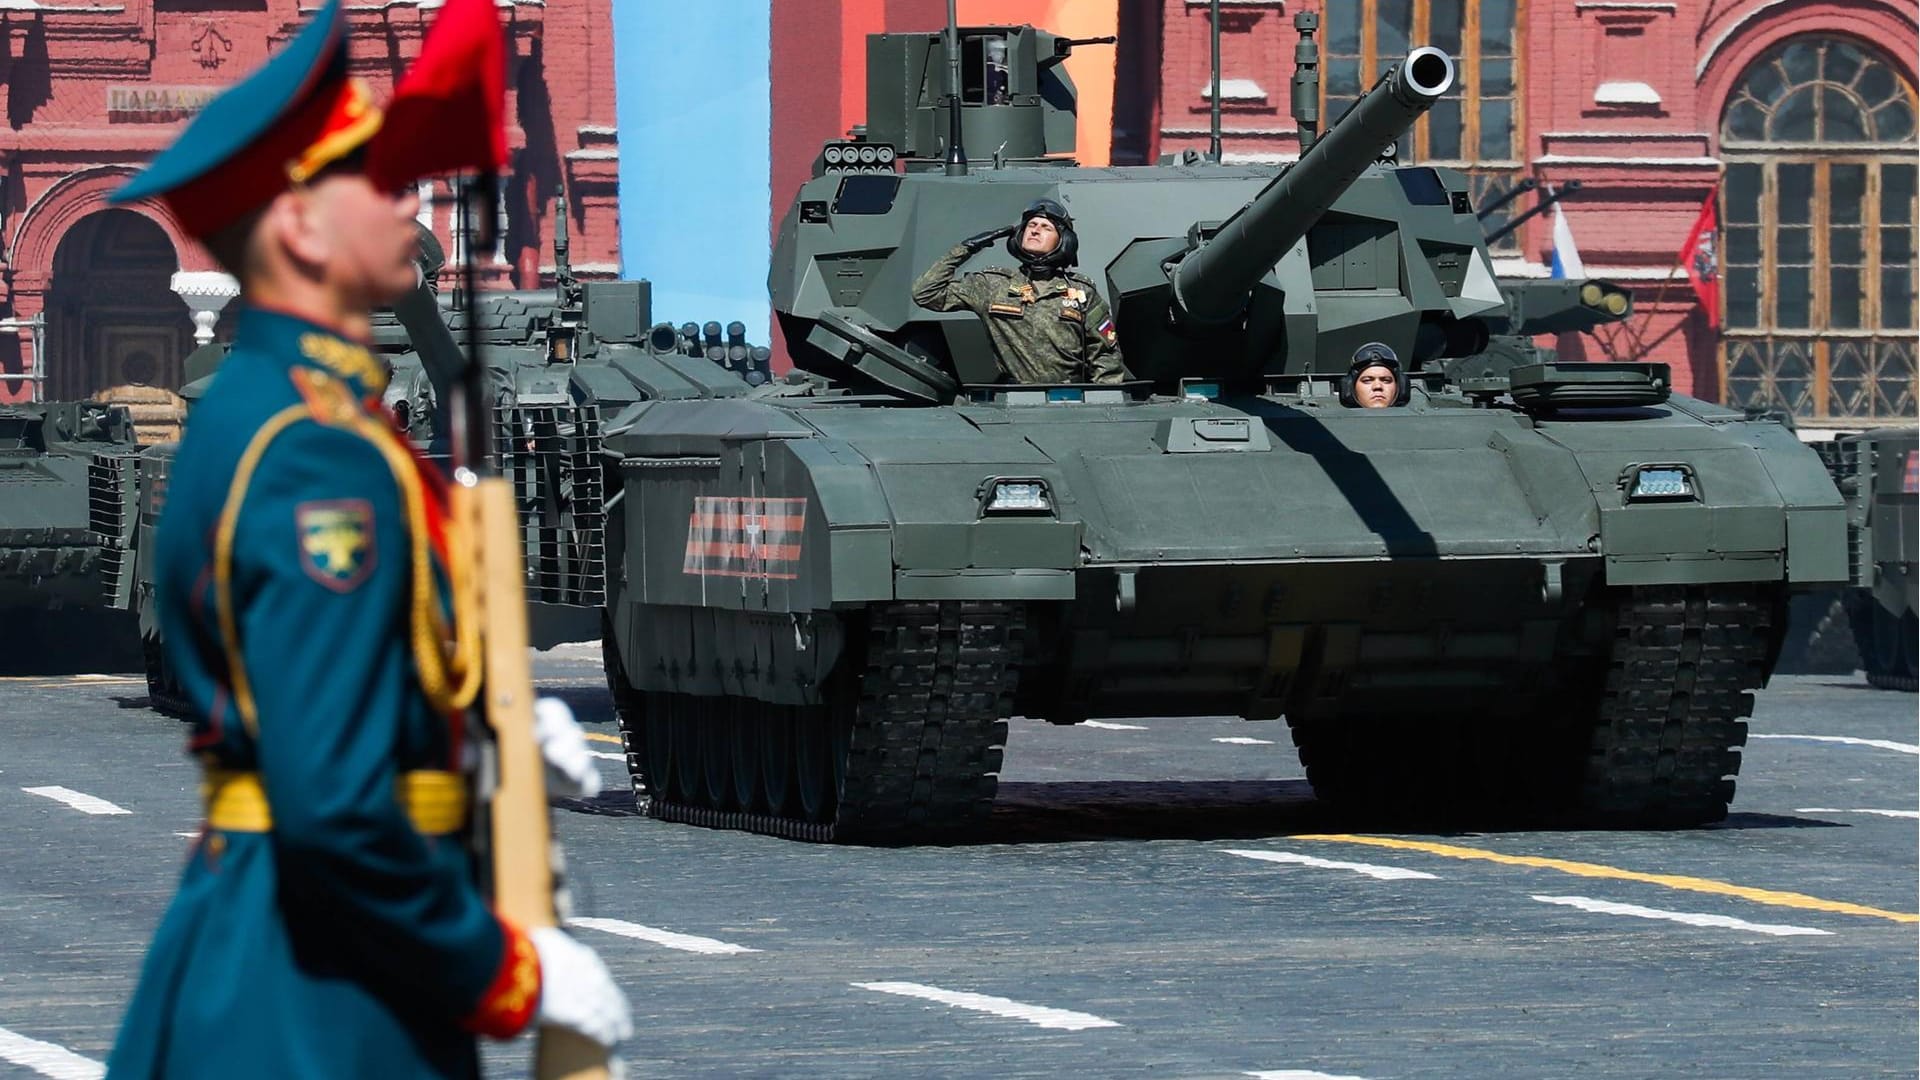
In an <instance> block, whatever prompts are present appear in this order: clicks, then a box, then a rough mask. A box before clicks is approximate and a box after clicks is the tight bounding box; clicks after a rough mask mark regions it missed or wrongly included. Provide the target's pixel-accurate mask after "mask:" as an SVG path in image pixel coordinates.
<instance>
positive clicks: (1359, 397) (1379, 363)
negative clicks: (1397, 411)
mask: <svg viewBox="0 0 1920 1080" xmlns="http://www.w3.org/2000/svg"><path fill="white" fill-rule="evenodd" d="M1409 388H1410V385H1409V383H1408V382H1407V379H1406V376H1405V375H1403V374H1402V373H1401V371H1400V358H1399V357H1398V356H1396V355H1395V354H1394V351H1393V349H1392V348H1391V347H1389V346H1387V345H1385V344H1383V343H1381V342H1378V341H1369V342H1367V343H1366V344H1365V345H1362V346H1360V347H1359V348H1358V349H1355V350H1354V352H1353V363H1352V364H1351V365H1349V366H1348V367H1347V374H1346V376H1345V377H1344V378H1342V379H1341V380H1340V404H1342V405H1345V406H1346V407H1347V408H1349V409H1387V408H1391V407H1393V406H1395V405H1405V404H1406V403H1407V391H1408V389H1409Z"/></svg>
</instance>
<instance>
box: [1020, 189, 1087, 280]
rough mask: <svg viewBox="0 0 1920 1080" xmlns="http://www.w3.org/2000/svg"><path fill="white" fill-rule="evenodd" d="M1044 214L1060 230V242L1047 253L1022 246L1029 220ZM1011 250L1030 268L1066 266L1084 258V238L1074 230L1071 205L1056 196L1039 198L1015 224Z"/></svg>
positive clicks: (1063, 267) (1048, 268) (1059, 268)
mask: <svg viewBox="0 0 1920 1080" xmlns="http://www.w3.org/2000/svg"><path fill="white" fill-rule="evenodd" d="M1037 217H1043V218H1046V219H1047V220H1048V221H1051V222H1053V227H1054V228H1056V229H1058V230H1060V242H1059V243H1058V244H1056V245H1054V249H1053V250H1052V251H1049V252H1047V253H1046V254H1045V255H1033V254H1030V253H1028V252H1027V251H1026V250H1025V249H1023V248H1022V247H1021V246H1020V234H1021V233H1023V232H1025V231H1026V230H1027V222H1029V221H1032V220H1033V219H1034V218H1037ZM1007 253H1008V254H1010V255H1012V256H1013V257H1014V258H1016V259H1019V260H1020V261H1021V263H1023V264H1024V265H1025V266H1026V267H1027V268H1028V269H1029V270H1064V269H1066V268H1067V267H1069V266H1073V265H1075V264H1077V263H1078V262H1079V261H1080V238H1079V237H1078V236H1075V235H1074V233H1073V218H1072V217H1071V216H1069V215H1068V214H1067V208H1066V207H1064V206H1061V205H1060V204H1059V203H1057V202H1055V201H1054V200H1052V199H1036V200H1034V202H1033V205H1031V206H1029V207H1027V208H1026V209H1025V210H1022V211H1021V212H1020V222H1019V224H1017V225H1016V226H1014V230H1013V235H1011V236H1009V237H1007Z"/></svg>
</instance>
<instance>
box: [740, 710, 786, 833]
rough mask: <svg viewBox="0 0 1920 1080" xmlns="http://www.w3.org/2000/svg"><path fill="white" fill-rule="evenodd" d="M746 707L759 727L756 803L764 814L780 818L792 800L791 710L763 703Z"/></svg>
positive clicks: (784, 814)
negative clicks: (758, 797)
mask: <svg viewBox="0 0 1920 1080" xmlns="http://www.w3.org/2000/svg"><path fill="white" fill-rule="evenodd" d="M750 708H752V709H753V710H754V711H755V713H756V714H757V715H756V716H755V718H754V720H755V722H756V723H757V724H758V726H759V728H760V773H759V775H760V804H761V806H762V808H764V809H765V810H766V812H767V813H769V814H772V815H773V816H775V817H784V816H786V815H787V814H789V813H791V812H792V802H793V762H794V754H793V744H794V730H793V727H794V721H793V713H794V709H793V708H792V707H791V706H788V705H768V704H766V703H765V702H754V703H752V705H751V706H750Z"/></svg>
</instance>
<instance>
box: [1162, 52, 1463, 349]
mask: <svg viewBox="0 0 1920 1080" xmlns="http://www.w3.org/2000/svg"><path fill="white" fill-rule="evenodd" d="M1453 75H1454V71H1453V58H1452V57H1450V56H1448V55H1447V54H1446V53H1444V52H1442V51H1441V50H1439V49H1435V48H1432V47H1430V46H1429V47H1422V48H1418V49H1415V50H1413V51H1412V52H1411V53H1409V54H1407V58H1406V60H1404V61H1402V62H1401V63H1400V64H1399V65H1397V66H1396V67H1394V68H1392V69H1390V70H1389V71H1388V72H1387V73H1386V74H1385V75H1384V76H1382V77H1381V79H1380V81H1379V82H1378V83H1375V84H1374V87H1373V89H1371V90H1369V91H1367V93H1366V94H1364V95H1362V96H1361V98H1360V100H1359V101H1357V102H1355V103H1354V106H1353V108H1352V109H1351V110H1349V111H1348V112H1347V114H1346V115H1345V116H1343V117H1341V118H1340V120H1339V122H1338V123H1335V124H1334V125H1333V126H1331V127H1329V128H1328V129H1327V130H1326V132H1325V133H1324V134H1323V135H1321V136H1320V138H1319V139H1317V140H1315V142H1314V144H1313V146H1312V147H1311V148H1310V149H1308V150H1307V152H1306V153H1304V154H1302V155H1301V156H1300V160H1299V161H1297V162H1295V163H1294V164H1293V165H1292V166H1291V167H1289V168H1288V169H1287V170H1286V171H1285V172H1282V173H1281V174H1280V175H1279V176H1277V177H1275V178H1274V179H1273V182H1272V183H1270V184H1268V185H1267V186H1266V187H1265V188H1263V189H1262V190H1261V192H1260V194H1258V195H1256V196H1254V198H1253V201H1252V202H1250V203H1248V204H1247V205H1246V206H1244V207H1242V208H1241V209H1240V210H1239V211H1238V212H1237V213H1235V214H1234V215H1233V216H1232V217H1230V218H1228V219H1227V221H1226V223H1225V224H1223V225H1221V226H1220V228H1219V230H1218V231H1217V232H1215V233H1214V235H1213V236H1212V237H1211V238H1210V239H1208V240H1206V241H1204V242H1202V243H1200V244H1199V245H1198V246H1196V247H1194V248H1193V249H1192V250H1191V251H1190V252H1189V253H1188V254H1187V255H1186V256H1185V257H1184V258H1182V259H1181V260H1180V263H1179V264H1178V266H1177V267H1176V268H1175V269H1174V271H1173V275H1172V276H1173V295H1174V303H1175V305H1176V309H1177V310H1178V312H1179V315H1180V317H1181V318H1182V319H1185V320H1188V321H1191V322H1194V323H1198V324H1201V325H1219V324H1223V323H1226V322H1229V321H1231V320H1233V319H1234V318H1236V317H1238V316H1239V314H1240V312H1241V311H1242V310H1243V308H1244V307H1245V305H1246V299H1247V294H1248V293H1249V292H1250V291H1252V289H1253V288H1254V286H1255V285H1257V284H1259V282H1260V279H1261V278H1263V277H1265V276H1266V274H1267V272H1268V271H1269V270H1272V269H1273V265H1274V263H1276V262H1278V261H1279V259H1280V257H1281V256H1282V255H1285V254H1286V253H1287V251H1288V250H1289V249H1290V248H1292V247H1293V245H1294V244H1296V243H1299V241H1300V238H1301V237H1303V236H1305V235H1306V234H1307V230H1308V229H1310V228H1312V227H1313V224H1314V222H1316V221H1318V220H1319V219H1320V217H1321V215H1323V214H1325V213H1326V212H1327V209H1328V208H1329V207H1331V206H1332V205H1333V204H1334V201H1335V200H1337V199H1338V198H1339V197H1340V195H1341V193H1342V192H1344V191H1346V190H1347V188H1348V187H1350V186H1352V184H1353V182H1354V181H1355V180H1357V179H1359V177H1360V174H1361V173H1363V172H1365V171H1366V169H1367V166H1369V165H1371V164H1373V163H1374V162H1375V161H1377V160H1379V157H1380V151H1381V149H1382V148H1383V147H1385V146H1387V145H1388V144H1390V143H1392V142H1393V141H1394V140H1396V139H1398V138H1399V137H1400V136H1401V135H1403V134H1405V133H1406V132H1407V130H1408V129H1410V128H1411V127H1413V124H1414V121H1416V120H1418V119H1419V118H1420V116H1421V115H1422V114H1423V113H1425V112H1426V111H1427V110H1428V109H1430V108H1432V107H1433V103H1434V102H1436V101H1438V100H1440V97H1441V95H1443V94H1445V93H1446V92H1447V91H1448V90H1449V89H1450V88H1452V86H1453Z"/></svg>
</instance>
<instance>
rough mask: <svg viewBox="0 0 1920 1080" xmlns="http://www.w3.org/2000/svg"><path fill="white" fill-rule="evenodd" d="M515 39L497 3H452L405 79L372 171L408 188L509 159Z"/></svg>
mask: <svg viewBox="0 0 1920 1080" xmlns="http://www.w3.org/2000/svg"><path fill="white" fill-rule="evenodd" d="M506 112H507V44H506V39H505V37H504V36H503V35H502V34H501V31H500V16H499V13H498V12H496V11H495V10H494V7H493V0H447V2H446V6H445V7H443V8H441V9H440V14H439V15H438V16H437V17H435V19H434V20H433V25H432V26H431V27H429V28H428V29H427V37H426V40H425V41H424V42H422V43H421V46H420V55H419V57H418V58H417V59H415V60H414V62H413V66H412V67H410V68H408V69H407V73H406V74H405V75H403V76H401V79H400V85H399V86H397V87H395V88H394V91H393V100H392V102H390V103H389V104H388V105H387V118H386V122H385V123H384V124H383V125H382V126H381V128H380V133H379V134H378V135H375V136H374V138H373V143H372V145H371V146H369V147H368V150H367V176H368V177H369V178H371V179H372V180H373V182H374V183H376V184H379V185H380V186H382V187H385V188H389V189H394V188H400V187H404V186H406V185H407V184H411V183H413V182H414V181H415V180H418V179H420V178H421V177H424V176H437V175H439V174H442V173H452V172H466V171H473V172H497V171H499V170H500V169H501V168H503V167H504V166H505V165H506V163H507V130H506Z"/></svg>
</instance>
